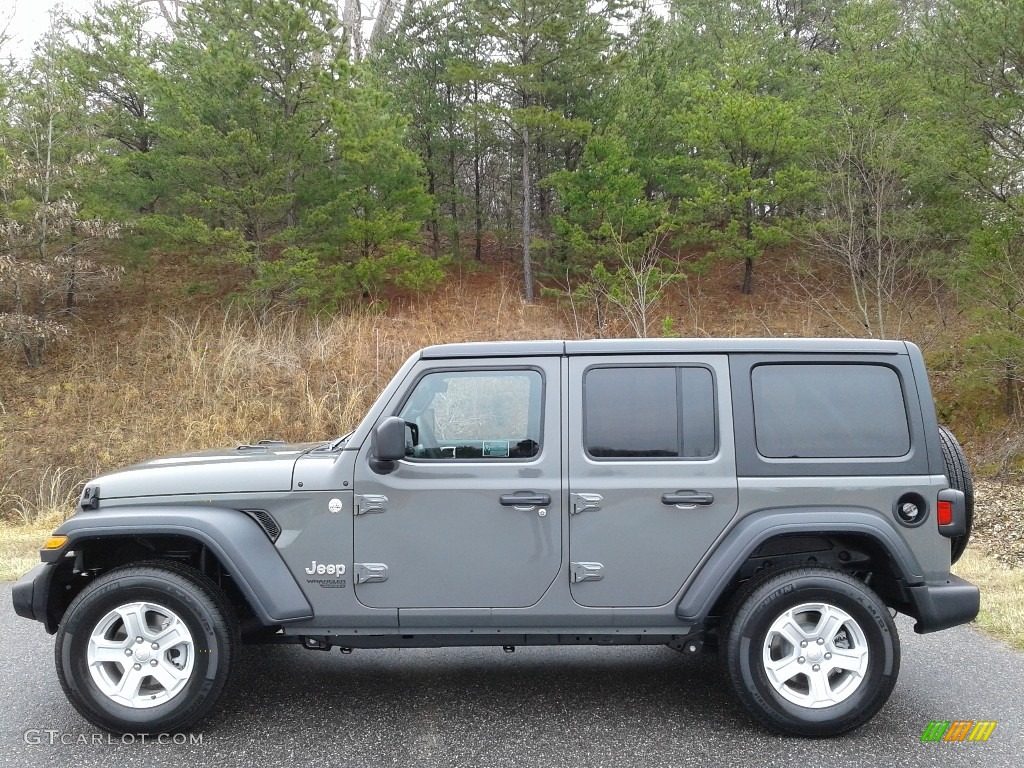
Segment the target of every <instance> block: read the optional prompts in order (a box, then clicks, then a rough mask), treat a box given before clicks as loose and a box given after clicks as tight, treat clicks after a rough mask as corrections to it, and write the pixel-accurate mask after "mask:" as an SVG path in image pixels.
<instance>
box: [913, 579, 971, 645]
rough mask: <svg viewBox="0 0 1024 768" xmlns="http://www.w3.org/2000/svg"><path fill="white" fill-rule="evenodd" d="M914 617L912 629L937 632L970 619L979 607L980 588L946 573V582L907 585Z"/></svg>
mask: <svg viewBox="0 0 1024 768" xmlns="http://www.w3.org/2000/svg"><path fill="white" fill-rule="evenodd" d="M908 589H909V591H910V600H911V604H912V605H913V607H914V610H913V611H911V615H912V616H913V617H914V618H915V619H917V624H915V625H914V631H915V632H917V633H919V634H925V633H927V632H938V631H939V630H941V629H949V628H950V627H955V626H957V625H958V624H966V623H967V622H969V621H973V620H974V618H975V617H976V616H977V615H978V610H979V609H980V608H981V590H980V589H978V588H977V587H976V586H974V585H973V584H971V583H970V582H969V581H965V580H964V579H961V578H960V577H959V576H954V575H953V574H952V573H951V574H949V577H948V579H947V580H946V583H945V584H922V585H920V586H916V587H908Z"/></svg>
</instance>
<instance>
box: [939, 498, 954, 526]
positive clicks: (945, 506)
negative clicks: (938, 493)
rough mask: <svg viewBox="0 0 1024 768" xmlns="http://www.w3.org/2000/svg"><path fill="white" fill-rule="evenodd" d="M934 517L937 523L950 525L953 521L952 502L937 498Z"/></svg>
mask: <svg viewBox="0 0 1024 768" xmlns="http://www.w3.org/2000/svg"><path fill="white" fill-rule="evenodd" d="M936 517H937V518H938V521H939V525H951V524H952V522H953V502H952V501H946V500H945V499H939V504H938V507H937V508H936Z"/></svg>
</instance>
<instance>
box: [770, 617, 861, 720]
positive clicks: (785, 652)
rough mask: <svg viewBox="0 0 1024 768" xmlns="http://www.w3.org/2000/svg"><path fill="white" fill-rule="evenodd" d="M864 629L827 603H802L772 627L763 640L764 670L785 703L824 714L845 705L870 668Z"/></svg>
mask: <svg viewBox="0 0 1024 768" xmlns="http://www.w3.org/2000/svg"><path fill="white" fill-rule="evenodd" d="M868 657H869V654H868V644H867V639H866V638H865V636H864V630H863V629H861V627H860V625H859V624H858V623H857V622H856V621H854V619H853V617H851V616H850V614H848V613H846V612H845V611H843V610H842V609H840V608H837V607H836V606H834V605H830V604H828V603H802V604H801V605H798V606H796V607H794V608H791V609H789V610H788V611H786V612H785V613H783V614H782V615H781V616H779V617H778V618H777V619H775V621H774V622H772V625H771V627H770V628H769V630H768V634H767V635H766V636H765V640H764V651H763V654H762V659H763V663H764V671H765V673H766V674H767V675H768V681H769V683H771V685H772V687H773V688H775V690H776V691H777V692H778V693H779V695H781V696H782V697H783V698H784V699H786V700H787V701H790V702H792V703H793V704H797V705H799V706H801V707H808V708H810V709H822V708H824V707H831V706H834V705H836V704H839V703H840V702H841V701H845V700H846V699H848V698H849V697H850V696H852V695H853V693H854V692H855V691H856V690H857V689H858V688H859V687H860V685H861V684H862V683H863V682H864V677H865V675H866V674H867V669H868Z"/></svg>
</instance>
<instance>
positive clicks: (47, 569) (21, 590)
mask: <svg viewBox="0 0 1024 768" xmlns="http://www.w3.org/2000/svg"><path fill="white" fill-rule="evenodd" d="M55 567H56V566H54V565H51V564H50V563H40V564H39V565H37V566H36V567H35V568H33V569H32V570H31V571H29V572H28V573H26V574H25V575H24V576H22V577H21V578H20V579H18V581H17V583H16V584H15V585H14V588H13V589H12V590H11V599H12V600H13V602H14V612H15V613H16V614H18V615H19V616H23V617H25V618H26V619H34V620H35V621H41V622H42V623H43V625H44V626H45V627H46V631H47V632H49V633H50V634H51V635H52V634H53V633H54V632H55V631H56V630H57V627H56V622H54V621H52V620H51V618H50V616H49V612H48V611H47V604H48V602H49V600H48V598H49V593H50V580H51V579H52V578H53V571H54V568H55Z"/></svg>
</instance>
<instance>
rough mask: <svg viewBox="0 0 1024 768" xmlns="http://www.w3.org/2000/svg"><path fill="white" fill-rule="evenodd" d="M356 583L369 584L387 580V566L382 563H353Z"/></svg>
mask: <svg viewBox="0 0 1024 768" xmlns="http://www.w3.org/2000/svg"><path fill="white" fill-rule="evenodd" d="M353 566H354V568H353V570H354V571H355V577H356V584H371V583H373V582H375V581H387V580H388V567H387V566H386V565H385V564H384V563H353Z"/></svg>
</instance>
